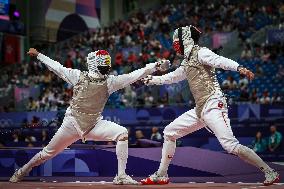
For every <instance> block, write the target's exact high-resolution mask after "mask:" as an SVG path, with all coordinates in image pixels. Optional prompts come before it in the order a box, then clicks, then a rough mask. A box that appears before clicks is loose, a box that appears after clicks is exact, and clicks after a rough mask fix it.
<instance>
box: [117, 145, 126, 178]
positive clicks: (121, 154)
mask: <svg viewBox="0 0 284 189" xmlns="http://www.w3.org/2000/svg"><path fill="white" fill-rule="evenodd" d="M116 156H117V163H118V175H121V174H125V169H126V164H127V158H128V140H124V141H118V142H117V144H116Z"/></svg>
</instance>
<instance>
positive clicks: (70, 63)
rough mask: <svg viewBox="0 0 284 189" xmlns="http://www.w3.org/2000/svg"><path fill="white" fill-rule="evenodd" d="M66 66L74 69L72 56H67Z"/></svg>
mask: <svg viewBox="0 0 284 189" xmlns="http://www.w3.org/2000/svg"><path fill="white" fill-rule="evenodd" d="M64 65H65V67H66V68H73V61H72V59H71V56H70V55H68V56H67V60H66V61H65V63H64Z"/></svg>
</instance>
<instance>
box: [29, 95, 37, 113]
mask: <svg viewBox="0 0 284 189" xmlns="http://www.w3.org/2000/svg"><path fill="white" fill-rule="evenodd" d="M26 109H27V111H36V110H37V103H36V102H35V100H34V99H33V97H29V102H28V104H27V107H26Z"/></svg>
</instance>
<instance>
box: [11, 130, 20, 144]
mask: <svg viewBox="0 0 284 189" xmlns="http://www.w3.org/2000/svg"><path fill="white" fill-rule="evenodd" d="M12 138H13V142H19V141H20V139H19V134H18V132H14V133H13V134H12Z"/></svg>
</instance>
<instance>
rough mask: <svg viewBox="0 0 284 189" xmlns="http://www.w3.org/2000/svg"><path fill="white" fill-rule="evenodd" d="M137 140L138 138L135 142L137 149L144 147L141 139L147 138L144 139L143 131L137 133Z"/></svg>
mask: <svg viewBox="0 0 284 189" xmlns="http://www.w3.org/2000/svg"><path fill="white" fill-rule="evenodd" d="M135 138H136V141H135V144H134V146H135V147H142V144H141V143H140V140H141V139H145V137H144V134H143V132H142V131H141V130H137V131H135Z"/></svg>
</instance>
